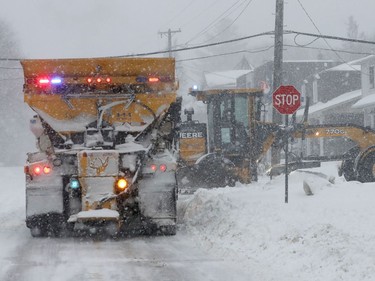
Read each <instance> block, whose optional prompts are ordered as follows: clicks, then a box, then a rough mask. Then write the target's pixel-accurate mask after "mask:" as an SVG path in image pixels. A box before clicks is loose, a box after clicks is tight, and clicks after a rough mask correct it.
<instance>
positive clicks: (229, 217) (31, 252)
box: [0, 163, 375, 281]
mask: <svg viewBox="0 0 375 281" xmlns="http://www.w3.org/2000/svg"><path fill="white" fill-rule="evenodd" d="M311 172H314V173H315V174H313V173H311ZM317 172H321V173H322V174H320V175H319V174H316V173H317ZM322 175H323V177H322ZM330 176H334V177H335V179H334V183H331V182H333V181H332V178H330ZM0 177H1V179H2V180H1V188H0V198H1V199H2V203H1V204H0V223H1V228H0V280H17V281H19V280H28V281H30V280H32V281H34V280H38V281H40V280H57V281H61V280H176V281H177V280H228V279H233V280H267V281H269V280H278V281H280V280H288V281H294V280H296V281H297V280H298V281H301V280H303V281H318V280H324V281H327V280H329V281H330V280H350V281H353V280H355V281H359V280H375V224H374V223H373V220H374V217H375V207H374V206H375V205H374V199H375V184H374V183H368V184H362V183H358V182H350V183H348V182H345V180H344V179H342V178H339V177H338V176H337V171H336V164H335V163H327V164H323V166H322V168H316V169H310V170H308V171H304V172H302V171H296V172H293V173H291V175H290V177H289V203H288V204H285V203H284V176H283V175H281V176H279V177H276V178H274V179H272V180H270V179H269V178H266V177H263V178H261V179H260V181H259V182H258V183H253V184H250V185H237V186H236V187H232V188H230V187H227V188H217V189H210V190H206V189H199V190H198V191H197V192H196V193H195V194H193V195H181V196H180V198H179V202H178V205H179V208H178V211H179V223H180V229H179V231H178V233H177V235H176V236H175V237H154V238H144V237H143V238H132V239H129V240H126V239H125V240H123V241H110V240H109V241H90V240H78V239H77V238H44V239H35V238H32V237H31V236H30V234H29V231H28V230H27V228H26V226H25V224H24V216H25V211H24V209H25V196H24V180H23V173H22V167H15V168H7V167H0ZM327 178H328V179H330V181H331V182H330V181H328V180H327ZM303 181H305V182H307V183H309V184H310V186H311V187H312V191H313V193H314V195H311V196H307V195H306V194H305V191H304V189H303ZM218 276H221V278H218Z"/></svg>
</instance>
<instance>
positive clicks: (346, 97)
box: [297, 89, 362, 116]
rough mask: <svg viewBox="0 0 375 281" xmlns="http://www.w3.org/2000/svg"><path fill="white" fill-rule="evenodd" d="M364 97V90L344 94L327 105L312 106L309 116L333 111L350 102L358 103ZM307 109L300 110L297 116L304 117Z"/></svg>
mask: <svg viewBox="0 0 375 281" xmlns="http://www.w3.org/2000/svg"><path fill="white" fill-rule="evenodd" d="M361 96H362V89H359V90H355V91H352V92H348V93H345V94H342V95H340V96H338V97H336V98H333V99H331V100H329V101H327V102H325V103H323V102H318V103H316V104H314V105H312V106H310V107H309V114H319V113H321V112H323V111H326V110H331V109H333V108H335V107H338V106H340V105H344V104H347V103H350V102H356V101H358V100H359V99H360V98H361ZM304 111H305V109H299V110H298V111H297V116H303V113H304Z"/></svg>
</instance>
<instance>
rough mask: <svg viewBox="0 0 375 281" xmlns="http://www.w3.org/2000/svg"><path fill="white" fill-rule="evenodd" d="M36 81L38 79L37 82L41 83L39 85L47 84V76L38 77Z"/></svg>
mask: <svg viewBox="0 0 375 281" xmlns="http://www.w3.org/2000/svg"><path fill="white" fill-rule="evenodd" d="M38 81H39V84H41V85H47V84H49V79H48V78H40V79H39V80H38Z"/></svg>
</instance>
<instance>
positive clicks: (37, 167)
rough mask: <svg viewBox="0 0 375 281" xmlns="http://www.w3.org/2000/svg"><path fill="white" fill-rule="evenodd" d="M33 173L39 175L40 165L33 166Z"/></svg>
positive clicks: (40, 171)
mask: <svg viewBox="0 0 375 281" xmlns="http://www.w3.org/2000/svg"><path fill="white" fill-rule="evenodd" d="M33 173H34V175H36V176H39V175H40V174H41V173H42V167H40V166H34V168H33Z"/></svg>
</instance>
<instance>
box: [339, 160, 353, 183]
mask: <svg viewBox="0 0 375 281" xmlns="http://www.w3.org/2000/svg"><path fill="white" fill-rule="evenodd" d="M341 171H342V174H343V176H344V178H345V180H346V181H354V180H356V179H357V176H356V173H355V171H354V159H347V160H344V161H343V162H342V165H341Z"/></svg>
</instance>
